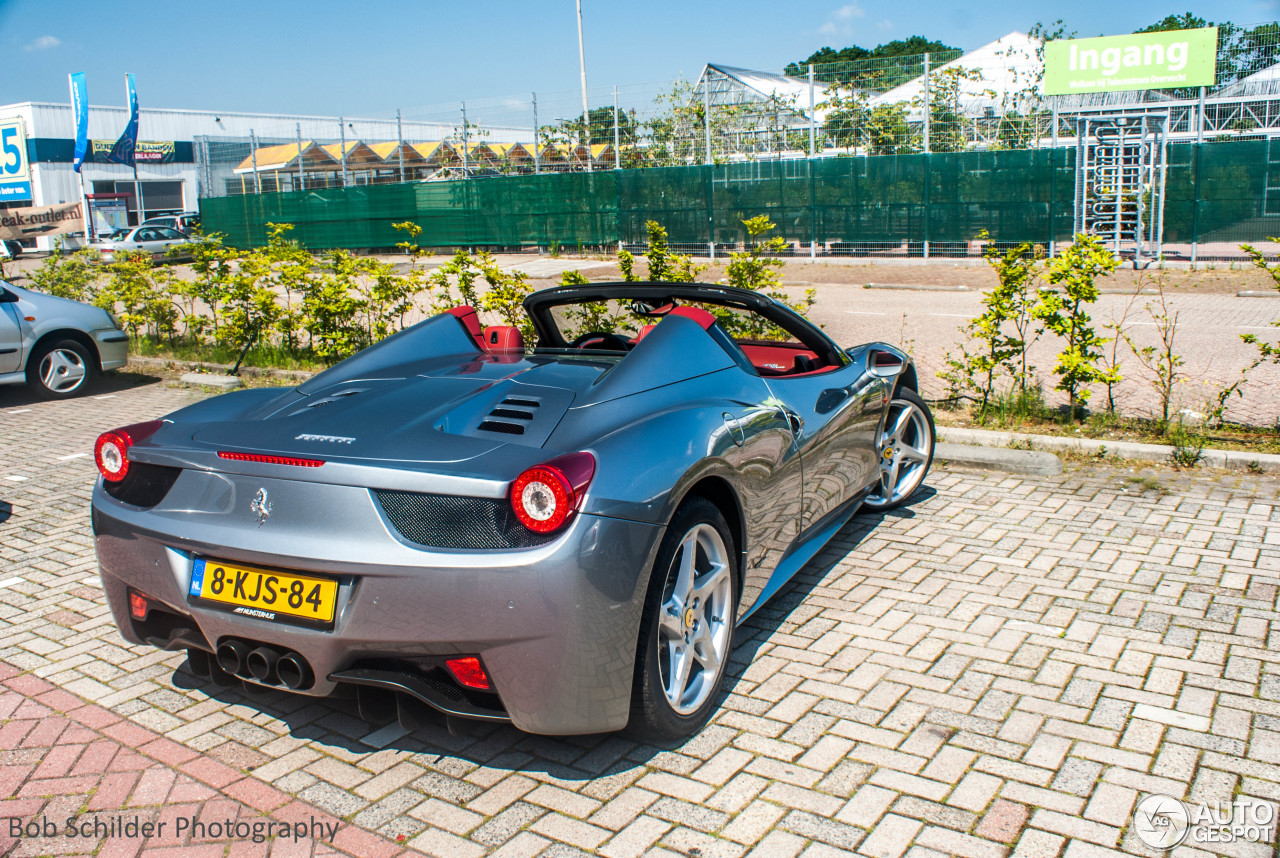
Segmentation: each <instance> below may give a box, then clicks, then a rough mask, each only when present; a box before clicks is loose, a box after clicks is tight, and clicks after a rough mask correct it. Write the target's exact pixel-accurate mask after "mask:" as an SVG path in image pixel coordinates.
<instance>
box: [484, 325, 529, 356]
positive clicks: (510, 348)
mask: <svg viewBox="0 0 1280 858" xmlns="http://www.w3.org/2000/svg"><path fill="white" fill-rule="evenodd" d="M484 347H485V349H487V350H488V351H491V352H514V351H524V334H522V333H520V329H519V328H517V327H516V326H515V325H490V326H489V327H487V328H485V329H484Z"/></svg>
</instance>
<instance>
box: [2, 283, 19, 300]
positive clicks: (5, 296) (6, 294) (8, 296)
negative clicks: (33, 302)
mask: <svg viewBox="0 0 1280 858" xmlns="http://www.w3.org/2000/svg"><path fill="white" fill-rule="evenodd" d="M16 303H18V296H17V294H16V293H14V292H10V291H9V290H8V289H5V288H4V287H2V286H0V304H16Z"/></svg>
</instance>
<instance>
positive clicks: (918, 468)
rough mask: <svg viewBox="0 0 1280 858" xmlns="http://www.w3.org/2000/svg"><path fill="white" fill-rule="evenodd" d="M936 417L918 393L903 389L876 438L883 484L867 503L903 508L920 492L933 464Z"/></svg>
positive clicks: (893, 402) (891, 403)
mask: <svg viewBox="0 0 1280 858" xmlns="http://www.w3.org/2000/svg"><path fill="white" fill-rule="evenodd" d="M933 442H934V430H933V414H932V412H930V411H929V406H928V405H927V404H925V401H924V400H923V399H921V398H920V395H919V394H917V393H916V392H915V391H914V390H911V389H909V388H905V387H902V388H899V389H898V390H897V391H895V392H894V394H893V399H892V400H891V401H890V402H889V411H888V414H886V415H885V420H884V428H883V429H881V430H880V434H879V436H878V437H877V438H876V455H877V458H878V460H879V464H880V482H879V483H878V484H877V485H876V486H875V487H874V488H873V489H872V490H871V494H870V495H868V497H867V499H866V500H865V501H864V502H863V504H864V505H865V506H867V507H869V508H870V509H874V510H887V509H893V508H895V507H898V506H901V505H902V504H904V503H906V501H907V500H908V499H909V498H910V497H911V496H912V495H913V494H915V493H916V490H917V489H919V488H920V484H921V483H923V482H924V477H925V474H927V473H929V465H930V464H932V462H933Z"/></svg>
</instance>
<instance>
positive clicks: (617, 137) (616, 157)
mask: <svg viewBox="0 0 1280 858" xmlns="http://www.w3.org/2000/svg"><path fill="white" fill-rule="evenodd" d="M613 169H615V170H621V169H622V134H621V133H620V132H619V130H618V88H617V87H616V86H615V87H614V88H613Z"/></svg>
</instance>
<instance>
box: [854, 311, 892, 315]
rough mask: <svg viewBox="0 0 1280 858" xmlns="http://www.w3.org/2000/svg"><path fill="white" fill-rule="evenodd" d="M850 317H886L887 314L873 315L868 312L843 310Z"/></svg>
mask: <svg viewBox="0 0 1280 858" xmlns="http://www.w3.org/2000/svg"><path fill="white" fill-rule="evenodd" d="M845 312H846V313H848V314H849V315H850V316H887V315H889V314H888V313H873V312H871V311H870V310H845Z"/></svg>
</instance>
